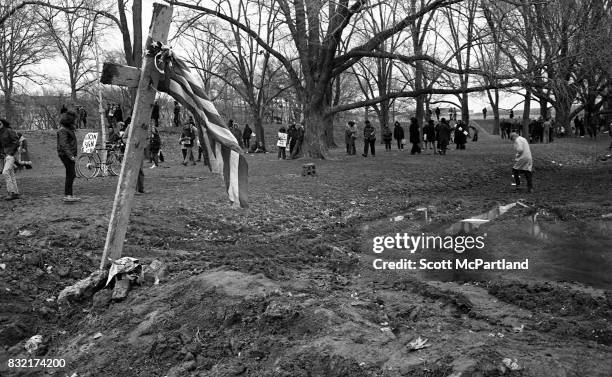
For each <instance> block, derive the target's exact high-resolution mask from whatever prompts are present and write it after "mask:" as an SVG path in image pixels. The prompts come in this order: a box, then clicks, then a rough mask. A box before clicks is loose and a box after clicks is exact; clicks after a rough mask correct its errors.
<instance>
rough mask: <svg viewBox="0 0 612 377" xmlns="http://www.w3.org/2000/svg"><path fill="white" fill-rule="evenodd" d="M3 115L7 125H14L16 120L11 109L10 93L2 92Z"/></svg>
mask: <svg viewBox="0 0 612 377" xmlns="http://www.w3.org/2000/svg"><path fill="white" fill-rule="evenodd" d="M4 114H5V116H6V120H8V121H9V123H14V122H15V121H16V119H17V117H16V115H15V111H14V109H13V94H12V93H11V92H4Z"/></svg>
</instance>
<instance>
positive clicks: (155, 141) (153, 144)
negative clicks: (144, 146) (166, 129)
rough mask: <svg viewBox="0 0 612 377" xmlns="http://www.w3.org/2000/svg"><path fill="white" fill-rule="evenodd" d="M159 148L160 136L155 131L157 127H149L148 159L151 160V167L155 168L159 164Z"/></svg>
mask: <svg viewBox="0 0 612 377" xmlns="http://www.w3.org/2000/svg"><path fill="white" fill-rule="evenodd" d="M160 148H161V137H160V136H159V132H158V131H157V127H155V126H152V127H151V135H150V136H149V146H148V150H149V159H150V160H151V161H152V162H153V165H152V166H151V169H155V168H156V167H157V166H158V165H159V150H160Z"/></svg>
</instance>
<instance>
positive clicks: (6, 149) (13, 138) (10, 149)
mask: <svg viewBox="0 0 612 377" xmlns="http://www.w3.org/2000/svg"><path fill="white" fill-rule="evenodd" d="M0 148H1V149H2V152H3V154H6V155H9V156H14V155H15V153H17V149H18V148H19V136H18V135H17V132H15V130H13V129H12V128H11V127H10V126H5V127H2V129H1V130H0Z"/></svg>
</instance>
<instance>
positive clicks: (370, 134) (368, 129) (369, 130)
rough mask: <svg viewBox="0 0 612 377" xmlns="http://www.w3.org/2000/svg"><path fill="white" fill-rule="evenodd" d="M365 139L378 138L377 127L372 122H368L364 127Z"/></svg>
mask: <svg viewBox="0 0 612 377" xmlns="http://www.w3.org/2000/svg"><path fill="white" fill-rule="evenodd" d="M363 139H364V140H376V129H374V126H372V124H366V126H365V127H364V128H363Z"/></svg>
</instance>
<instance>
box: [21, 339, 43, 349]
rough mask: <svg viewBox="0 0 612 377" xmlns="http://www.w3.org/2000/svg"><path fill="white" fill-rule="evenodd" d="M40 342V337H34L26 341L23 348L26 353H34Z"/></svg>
mask: <svg viewBox="0 0 612 377" xmlns="http://www.w3.org/2000/svg"><path fill="white" fill-rule="evenodd" d="M42 341H43V337H42V335H34V336H33V337H31V338H30V339H28V340H27V341H26V343H25V346H24V348H25V349H26V351H28V353H34V352H35V351H36V350H37V349H38V347H39V346H40V344H41V343H42Z"/></svg>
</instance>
